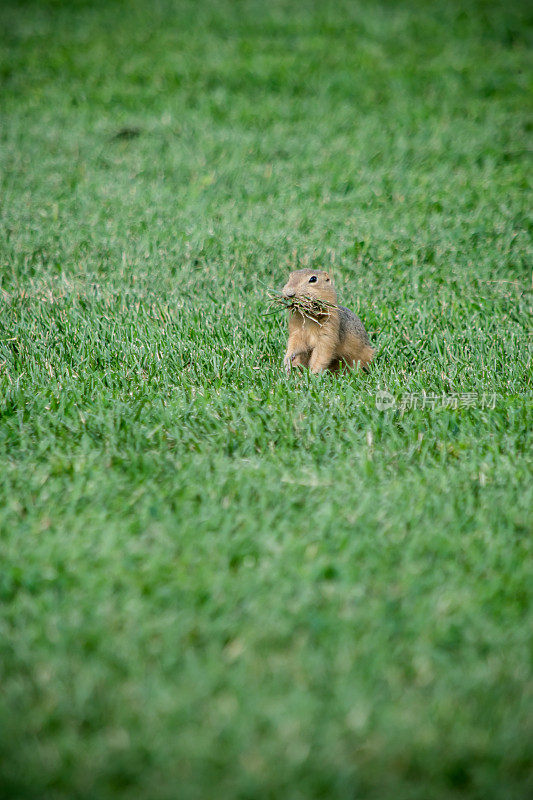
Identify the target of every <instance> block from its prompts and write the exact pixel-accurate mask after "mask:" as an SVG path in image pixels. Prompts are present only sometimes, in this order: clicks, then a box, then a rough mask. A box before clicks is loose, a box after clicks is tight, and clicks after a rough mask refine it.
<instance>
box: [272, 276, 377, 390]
mask: <svg viewBox="0 0 533 800" xmlns="http://www.w3.org/2000/svg"><path fill="white" fill-rule="evenodd" d="M311 276H315V277H316V279H317V280H316V282H313V283H309V279H310V278H311ZM283 296H284V297H286V298H291V297H298V296H304V297H310V298H313V299H317V300H322V301H325V302H327V303H332V304H334V305H335V306H337V293H336V291H335V287H334V286H333V281H332V280H331V278H330V276H329V274H328V273H327V272H324V271H322V270H316V269H299V270H297V271H296V272H291V274H290V276H289V280H288V281H287V283H286V285H285V286H284V287H283ZM373 356H374V350H373V349H372V347H371V346H370V341H369V339H368V334H367V332H366V330H365V327H364V325H363V323H362V322H361V320H360V319H359V317H358V316H356V315H355V314H354V313H353V311H350V310H349V309H348V308H344V307H343V306H338V307H337V308H327V309H326V310H325V311H324V313H320V314H316V315H313V317H312V318H310V317H308V316H304V315H303V314H302V313H301V312H300V311H297V310H290V311H289V341H288V343H287V352H286V354H285V358H284V361H283V364H284V366H285V369H286V371H287V375H288V374H289V373H290V371H291V367H292V366H293V365H294V366H299V367H309V369H310V370H311V372H314V373H316V372H322V371H323V370H326V369H327V370H330V371H331V372H336V371H337V370H339V369H341V368H343V367H345V366H348V367H356V366H357V365H360V366H362V367H366V366H367V365H368V364H369V363H370V362H371V360H372V358H373Z"/></svg>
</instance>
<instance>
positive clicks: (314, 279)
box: [309, 275, 316, 283]
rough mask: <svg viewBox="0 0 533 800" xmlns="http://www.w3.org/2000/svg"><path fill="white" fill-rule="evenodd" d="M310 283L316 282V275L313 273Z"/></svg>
mask: <svg viewBox="0 0 533 800" xmlns="http://www.w3.org/2000/svg"><path fill="white" fill-rule="evenodd" d="M309 283H316V275H311V277H310V278H309Z"/></svg>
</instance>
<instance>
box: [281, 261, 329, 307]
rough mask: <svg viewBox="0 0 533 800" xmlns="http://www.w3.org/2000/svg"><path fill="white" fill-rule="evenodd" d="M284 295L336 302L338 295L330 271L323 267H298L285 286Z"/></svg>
mask: <svg viewBox="0 0 533 800" xmlns="http://www.w3.org/2000/svg"><path fill="white" fill-rule="evenodd" d="M283 296H284V297H310V298H312V299H314V298H317V299H318V300H325V301H326V302H328V303H335V302H336V299H337V295H336V293H335V287H334V286H333V281H332V279H331V278H330V276H329V273H327V272H324V271H323V270H321V269H297V270H296V271H295V272H291V274H290V275H289V280H288V281H287V283H286V284H285V286H284V287H283Z"/></svg>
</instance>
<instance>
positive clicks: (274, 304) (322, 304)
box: [267, 289, 338, 322]
mask: <svg viewBox="0 0 533 800" xmlns="http://www.w3.org/2000/svg"><path fill="white" fill-rule="evenodd" d="M268 294H269V308H270V309H271V311H269V312H267V313H271V314H272V313H275V312H276V311H285V310H288V311H299V312H300V314H302V316H304V317H307V318H308V319H312V320H314V321H315V322H317V321H318V320H317V317H327V316H329V315H330V313H331V311H334V310H335V309H337V308H338V305H336V304H335V303H328V302H327V300H319V299H317V298H315V297H308V296H306V295H298V296H295V297H286V296H285V295H284V294H283V293H282V292H277V291H275V290H272V289H270V290H269V293H268Z"/></svg>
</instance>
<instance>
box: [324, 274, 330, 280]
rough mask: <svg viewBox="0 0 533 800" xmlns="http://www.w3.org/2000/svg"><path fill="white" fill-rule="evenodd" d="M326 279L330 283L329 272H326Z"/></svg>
mask: <svg viewBox="0 0 533 800" xmlns="http://www.w3.org/2000/svg"><path fill="white" fill-rule="evenodd" d="M324 278H325V279H326V280H327V281H329V272H324Z"/></svg>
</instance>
